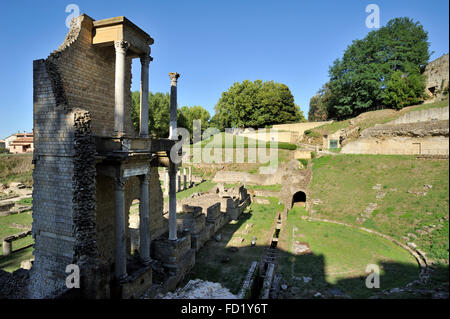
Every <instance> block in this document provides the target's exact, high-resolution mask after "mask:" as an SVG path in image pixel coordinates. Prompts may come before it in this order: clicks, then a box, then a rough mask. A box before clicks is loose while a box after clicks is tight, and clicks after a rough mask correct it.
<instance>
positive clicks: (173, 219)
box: [169, 161, 177, 240]
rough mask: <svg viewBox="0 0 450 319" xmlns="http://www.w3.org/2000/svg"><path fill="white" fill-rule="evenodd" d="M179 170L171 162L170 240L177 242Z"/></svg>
mask: <svg viewBox="0 0 450 319" xmlns="http://www.w3.org/2000/svg"><path fill="white" fill-rule="evenodd" d="M176 177H177V168H176V165H175V163H173V162H172V161H170V167H169V240H177V190H176Z"/></svg>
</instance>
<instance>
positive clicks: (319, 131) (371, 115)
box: [310, 99, 449, 143]
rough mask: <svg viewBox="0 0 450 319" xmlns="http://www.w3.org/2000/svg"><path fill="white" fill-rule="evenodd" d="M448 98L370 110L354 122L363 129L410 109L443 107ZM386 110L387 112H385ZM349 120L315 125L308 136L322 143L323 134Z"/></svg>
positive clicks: (396, 116) (390, 119) (387, 120)
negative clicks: (408, 105) (427, 102)
mask: <svg viewBox="0 0 450 319" xmlns="http://www.w3.org/2000/svg"><path fill="white" fill-rule="evenodd" d="M448 104H449V100H448V99H446V100H444V101H439V102H435V103H429V104H421V105H415V106H410V107H407V108H405V109H403V110H400V111H398V112H395V113H394V112H389V111H390V110H380V111H372V112H367V113H366V114H365V115H364V119H363V120H361V121H360V122H358V124H356V125H357V126H359V127H360V128H361V130H364V129H366V128H368V127H372V126H375V124H385V123H387V122H390V121H393V120H395V119H396V118H398V117H400V116H402V115H403V114H406V113H408V112H412V111H419V110H425V109H431V108H439V107H445V106H448ZM385 111H388V112H385ZM350 120H351V119H348V120H344V121H335V122H333V123H330V124H324V125H321V126H319V127H316V128H314V129H312V130H311V133H310V136H312V137H314V136H318V137H320V141H319V142H320V143H322V135H323V134H332V133H334V132H337V131H338V130H340V129H343V128H346V127H348V126H349V125H350Z"/></svg>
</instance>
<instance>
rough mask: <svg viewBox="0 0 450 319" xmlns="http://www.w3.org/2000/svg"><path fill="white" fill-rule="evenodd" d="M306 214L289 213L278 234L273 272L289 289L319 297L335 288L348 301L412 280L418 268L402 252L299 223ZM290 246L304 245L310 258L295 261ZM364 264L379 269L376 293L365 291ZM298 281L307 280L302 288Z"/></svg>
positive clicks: (368, 238)
mask: <svg viewBox="0 0 450 319" xmlns="http://www.w3.org/2000/svg"><path fill="white" fill-rule="evenodd" d="M306 214H307V212H306V211H305V209H304V208H302V207H294V208H293V209H292V210H290V211H289V213H288V217H287V221H286V225H285V227H284V228H283V229H282V230H281V233H280V240H279V244H278V248H279V249H280V250H281V255H280V257H279V265H280V266H279V270H280V272H281V273H282V274H283V278H284V279H285V280H287V282H288V283H289V285H291V286H295V287H297V288H300V289H301V290H308V289H315V290H319V291H322V293H323V292H326V291H327V290H328V289H330V288H338V289H339V290H341V291H342V292H344V293H346V294H348V295H349V296H351V297H353V298H367V297H369V296H370V295H372V294H374V293H377V292H379V290H384V289H388V288H393V287H400V286H404V285H406V284H407V283H409V282H411V281H413V280H415V279H417V278H418V274H419V268H418V264H417V262H416V260H415V259H414V257H412V256H411V255H410V254H409V253H408V252H407V251H406V250H405V249H403V248H401V247H399V246H397V245H395V244H393V243H391V242H389V241H387V240H385V239H383V238H381V237H379V236H376V235H373V234H369V233H367V232H364V231H361V230H358V229H353V228H350V227H346V226H342V225H337V224H331V223H325V222H310V221H306V220H303V219H302V218H301V216H302V215H306ZM294 241H296V242H299V243H307V244H308V245H309V247H310V249H311V251H310V253H308V254H297V255H296V254H295V253H294V252H293V249H292V247H293V242H294ZM368 264H376V265H378V266H379V267H380V289H375V288H374V289H368V288H366V286H365V278H366V276H367V274H365V269H366V267H367V265H368ZM303 277H310V278H312V280H311V281H310V282H307V283H305V281H304V279H303Z"/></svg>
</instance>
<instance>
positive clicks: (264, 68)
mask: <svg viewBox="0 0 450 319" xmlns="http://www.w3.org/2000/svg"><path fill="white" fill-rule="evenodd" d="M71 3H74V4H77V5H78V6H79V8H80V11H81V13H86V14H88V15H89V16H91V17H92V18H93V19H96V20H99V19H105V18H110V17H115V16H122V15H124V16H126V17H127V18H129V19H130V20H131V21H133V22H134V23H135V24H137V25H138V26H140V27H141V28H142V29H143V30H145V31H146V32H148V33H149V34H150V35H151V36H152V37H153V38H154V39H155V44H154V45H153V46H152V56H153V57H154V61H153V62H152V63H151V64H150V90H151V91H153V92H156V91H162V92H167V91H168V89H169V85H170V80H169V76H168V75H167V73H168V72H179V73H180V74H181V78H180V80H179V89H178V105H179V106H180V107H181V106H183V105H188V106H192V105H201V106H203V107H205V108H206V109H207V110H208V111H209V112H210V113H211V115H213V113H214V105H215V104H216V103H217V101H218V99H219V98H220V96H221V93H222V92H223V91H225V90H227V89H228V88H229V87H230V86H231V85H232V84H233V83H234V82H237V81H243V80H245V79H249V80H256V79H262V80H274V81H277V82H281V83H285V84H287V85H288V86H289V88H290V89H291V91H292V93H293V95H294V98H295V102H296V103H297V104H298V105H300V107H301V109H302V110H303V112H304V113H305V115H306V114H307V112H308V103H309V99H310V98H311V96H312V95H314V94H315V92H316V91H317V90H318V89H319V88H320V87H321V86H322V84H323V83H325V82H326V81H327V80H328V67H329V66H330V64H331V63H332V62H333V60H335V59H336V58H339V57H341V56H342V53H343V51H344V50H345V48H346V47H347V46H348V45H349V44H350V43H351V41H352V40H354V39H360V38H363V37H364V36H365V35H366V34H367V33H368V32H369V31H370V29H368V28H367V27H366V25H365V20H366V17H367V15H368V13H366V12H365V8H366V6H367V5H368V4H370V3H375V4H377V5H378V6H379V7H380V18H381V19H380V21H381V25H382V26H383V25H385V24H386V22H387V21H389V20H390V19H392V18H394V17H404V16H407V17H410V18H413V19H415V20H416V21H419V22H421V23H422V25H423V26H424V28H425V30H426V31H428V32H429V41H430V42H431V51H434V52H435V53H434V54H433V55H432V59H435V58H437V57H439V56H441V55H442V54H445V53H448V51H449V42H448V41H449V31H448V29H449V3H448V0H434V1H433V0H429V1H416V0H401V1H400V0H398V1H394V0H386V1H375V0H369V1H356V0H346V1H324V0H316V1H299V0H293V1H285V0H277V1H275V0H271V1H265V0H256V1H253V0H251V1H250V0H240V1H237V0H214V1H213V0H207V1H195V0H192V1H186V0H184V1H178V0H171V1H134V0H128V1H123V0H122V1H92V0H90V1H79V0H71V1H62V0H52V1H50V0H48V1H20V0H16V1H5V2H2V6H0V8H1V10H2V18H1V19H0V32H1V37H0V39H1V40H0V46H1V48H0V49H1V50H0V70H1V76H0V138H4V137H6V136H8V135H10V134H12V133H14V132H16V131H17V130H26V131H31V129H32V126H33V122H32V118H33V113H32V112H33V74H32V72H33V70H32V61H33V60H35V59H41V58H46V57H47V56H48V54H49V53H50V52H51V51H52V50H55V49H56V48H57V47H58V46H59V44H60V43H61V42H62V41H63V40H64V37H65V35H66V33H67V31H68V29H67V27H66V25H65V20H66V17H67V16H68V15H69V13H66V12H65V9H66V6H67V5H68V4H71ZM133 66H135V68H134V72H133V78H134V80H135V81H134V82H133V85H132V89H133V90H138V85H139V78H140V72H139V68H140V67H139V64H138V61H137V60H136V61H135V62H134V63H133Z"/></svg>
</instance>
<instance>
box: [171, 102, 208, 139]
mask: <svg viewBox="0 0 450 319" xmlns="http://www.w3.org/2000/svg"><path fill="white" fill-rule="evenodd" d="M210 117H211V115H210V114H209V112H208V111H207V110H205V109H204V108H203V107H201V106H198V105H194V106H192V107H188V106H183V107H182V108H181V109H179V115H178V120H177V125H178V126H179V127H184V128H186V129H187V130H188V131H189V134H190V135H191V137H192V132H193V122H194V120H200V121H201V131H202V133H203V131H204V130H206V129H207V128H208V125H209V120H210Z"/></svg>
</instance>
